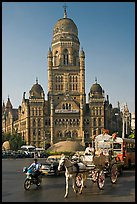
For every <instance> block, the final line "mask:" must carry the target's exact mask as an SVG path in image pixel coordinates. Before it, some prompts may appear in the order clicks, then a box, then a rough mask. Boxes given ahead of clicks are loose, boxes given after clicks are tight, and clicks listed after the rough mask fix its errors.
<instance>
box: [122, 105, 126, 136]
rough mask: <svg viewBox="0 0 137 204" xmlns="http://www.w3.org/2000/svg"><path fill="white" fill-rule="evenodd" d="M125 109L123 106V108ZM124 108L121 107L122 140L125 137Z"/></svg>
mask: <svg viewBox="0 0 137 204" xmlns="http://www.w3.org/2000/svg"><path fill="white" fill-rule="evenodd" d="M124 107H125V106H124ZM124 107H123V109H122V110H123V128H122V138H124V137H125V113H124Z"/></svg>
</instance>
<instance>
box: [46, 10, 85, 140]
mask: <svg viewBox="0 0 137 204" xmlns="http://www.w3.org/2000/svg"><path fill="white" fill-rule="evenodd" d="M47 58H48V100H49V102H50V103H49V104H50V110H51V112H50V116H51V118H50V120H51V126H52V127H53V126H54V122H53V121H54V118H55V117H56V116H55V114H54V113H56V112H61V110H59V109H57V107H59V104H60V103H61V102H62V101H63V100H65V101H66V102H65V104H64V106H65V107H66V106H67V105H68V104H69V106H70V107H71V111H70V112H71V113H73V114H74V112H75V113H76V112H77V113H79V119H78V120H80V129H81V130H78V131H79V133H78V135H82V134H83V133H82V129H83V127H82V126H83V110H84V108H85V106H86V94H85V53H84V51H83V49H82V50H81V51H80V42H79V38H78V29H77V26H76V24H75V23H74V21H73V20H72V19H70V18H68V17H67V12H66V7H64V17H63V18H61V19H59V20H58V21H57V23H56V24H55V26H54V28H53V37H52V48H50V49H49V51H48V57H47ZM67 100H69V102H68V104H66V103H67ZM70 101H73V104H72V103H71V102H70ZM74 103H75V105H74ZM74 106H75V110H74ZM76 106H77V107H76ZM76 109H78V110H76ZM62 112H63V110H62ZM62 117H64V116H62ZM53 128H54V127H53ZM53 128H51V135H53V134H54V135H56V133H55V130H53ZM53 132H54V133H53ZM51 137H52V136H51Z"/></svg>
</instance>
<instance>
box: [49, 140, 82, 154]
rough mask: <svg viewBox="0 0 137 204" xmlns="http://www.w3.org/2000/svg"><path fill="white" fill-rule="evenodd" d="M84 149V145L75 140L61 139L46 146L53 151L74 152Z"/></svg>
mask: <svg viewBox="0 0 137 204" xmlns="http://www.w3.org/2000/svg"><path fill="white" fill-rule="evenodd" d="M84 149H85V147H84V146H82V145H81V144H80V143H79V142H77V141H61V142H58V143H55V144H54V145H52V146H51V147H49V148H48V150H49V151H55V152H75V151H84Z"/></svg>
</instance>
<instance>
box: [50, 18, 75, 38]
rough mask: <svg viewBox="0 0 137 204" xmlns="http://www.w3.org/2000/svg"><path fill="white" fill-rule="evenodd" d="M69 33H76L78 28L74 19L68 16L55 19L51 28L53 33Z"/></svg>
mask: <svg viewBox="0 0 137 204" xmlns="http://www.w3.org/2000/svg"><path fill="white" fill-rule="evenodd" d="M62 33H69V34H73V35H76V36H77V35H78V29H77V26H76V24H75V23H74V21H73V20H72V19H70V18H62V19H59V20H58V21H57V23H56V24H55V26H54V29H53V35H56V34H62Z"/></svg>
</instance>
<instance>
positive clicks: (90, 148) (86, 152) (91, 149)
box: [85, 143, 95, 155]
mask: <svg viewBox="0 0 137 204" xmlns="http://www.w3.org/2000/svg"><path fill="white" fill-rule="evenodd" d="M94 152H95V150H94V148H93V147H92V145H91V143H88V147H87V148H86V149H85V155H86V154H89V155H94Z"/></svg>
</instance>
